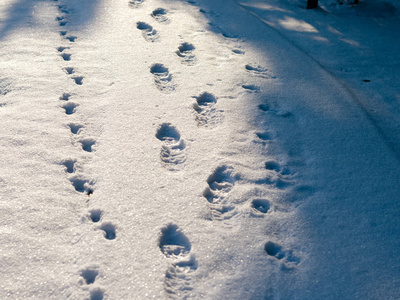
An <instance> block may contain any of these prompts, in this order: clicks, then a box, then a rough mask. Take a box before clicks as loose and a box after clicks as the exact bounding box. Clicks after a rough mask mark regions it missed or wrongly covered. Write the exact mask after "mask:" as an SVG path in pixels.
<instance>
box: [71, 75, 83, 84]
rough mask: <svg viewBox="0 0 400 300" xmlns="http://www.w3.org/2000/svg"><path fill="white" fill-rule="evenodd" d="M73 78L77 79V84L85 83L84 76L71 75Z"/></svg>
mask: <svg viewBox="0 0 400 300" xmlns="http://www.w3.org/2000/svg"><path fill="white" fill-rule="evenodd" d="M71 78H72V80H73V81H75V83H76V84H77V85H82V84H83V82H82V81H83V76H74V77H71Z"/></svg>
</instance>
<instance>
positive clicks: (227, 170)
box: [203, 165, 239, 221]
mask: <svg viewBox="0 0 400 300" xmlns="http://www.w3.org/2000/svg"><path fill="white" fill-rule="evenodd" d="M233 172H234V170H233V168H232V167H231V166H227V165H222V166H219V167H218V168H217V169H215V171H214V172H213V173H212V174H211V175H210V176H209V177H208V179H207V184H208V187H207V188H206V189H205V190H204V192H203V196H204V198H206V199H207V201H208V202H209V206H210V209H211V215H212V218H213V219H215V220H218V221H223V220H228V219H230V218H232V217H233V216H235V215H236V214H237V212H236V209H235V206H234V205H233V204H232V203H231V200H230V198H229V192H230V191H231V190H232V189H233V187H234V185H235V182H236V180H238V179H239V177H238V176H237V175H236V176H235V175H234V173H233Z"/></svg>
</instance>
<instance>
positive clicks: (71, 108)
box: [62, 102, 78, 115]
mask: <svg viewBox="0 0 400 300" xmlns="http://www.w3.org/2000/svg"><path fill="white" fill-rule="evenodd" d="M62 107H63V108H64V109H65V113H66V114H67V115H72V114H73V113H75V111H76V108H77V107H78V104H75V103H73V102H67V103H66V104H64V105H63V106H62Z"/></svg>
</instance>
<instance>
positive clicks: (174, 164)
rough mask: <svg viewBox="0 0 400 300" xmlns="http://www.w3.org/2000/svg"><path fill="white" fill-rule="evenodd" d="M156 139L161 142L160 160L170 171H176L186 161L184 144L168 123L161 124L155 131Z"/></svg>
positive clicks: (176, 131)
mask: <svg viewBox="0 0 400 300" xmlns="http://www.w3.org/2000/svg"><path fill="white" fill-rule="evenodd" d="M156 138H157V139H159V140H160V141H162V142H163V145H162V147H161V152H160V158H161V161H162V162H163V164H164V166H165V167H166V168H167V169H169V170H170V171H177V170H179V169H180V168H181V166H182V164H183V163H185V161H186V153H185V148H186V145H185V142H184V141H183V140H182V139H181V136H180V133H179V132H178V130H176V128H175V127H174V126H172V125H171V124H170V123H163V124H161V125H160V127H159V128H158V129H157V133H156Z"/></svg>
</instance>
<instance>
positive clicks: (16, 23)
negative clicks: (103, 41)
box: [0, 0, 100, 40]
mask: <svg viewBox="0 0 400 300" xmlns="http://www.w3.org/2000/svg"><path fill="white" fill-rule="evenodd" d="M99 2H100V0H91V1H78V0H64V1H51V0H15V1H12V4H11V5H10V6H9V8H8V9H6V11H5V18H4V19H3V20H1V23H0V26H1V27H0V40H2V39H4V38H5V37H6V36H7V35H8V34H10V33H11V32H13V31H14V30H17V29H21V28H24V27H26V28H28V27H29V28H32V27H35V22H37V21H38V20H37V18H39V17H38V16H37V15H36V14H35V9H36V7H37V6H38V5H42V4H44V3H47V4H48V5H54V6H55V8H56V14H55V15H54V24H55V25H56V24H57V22H59V24H58V27H59V29H63V30H64V31H68V30H73V31H80V30H82V29H83V28H84V27H85V26H87V25H88V24H90V22H91V21H92V20H94V19H95V17H96V15H97V9H98V4H99Z"/></svg>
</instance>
